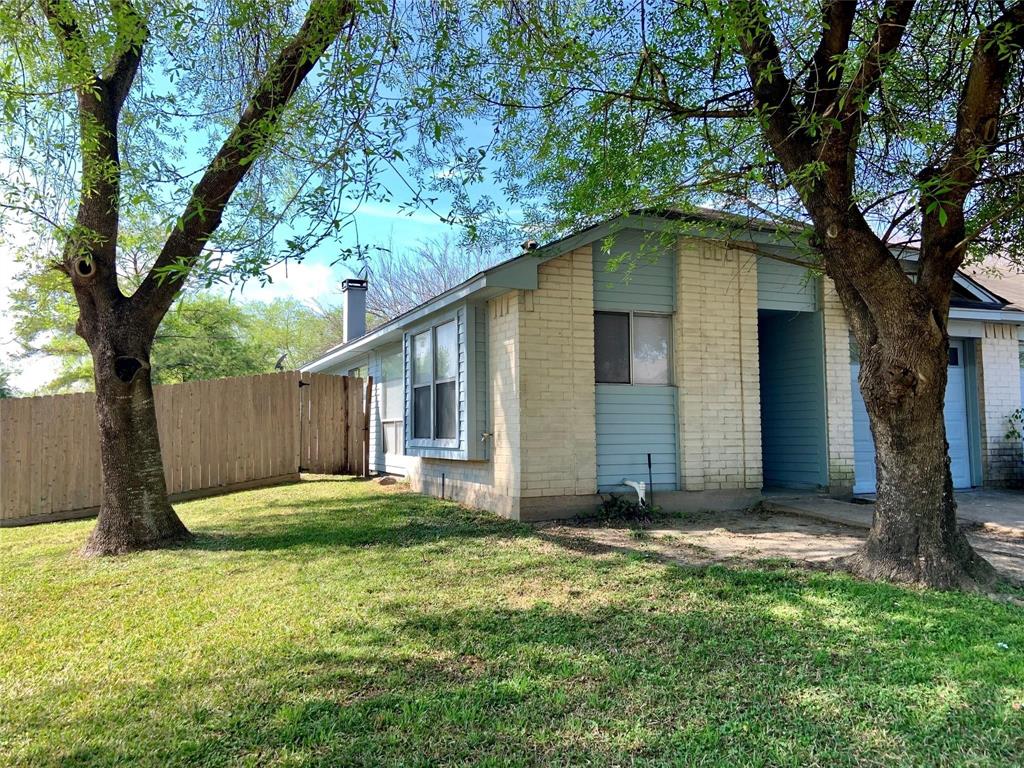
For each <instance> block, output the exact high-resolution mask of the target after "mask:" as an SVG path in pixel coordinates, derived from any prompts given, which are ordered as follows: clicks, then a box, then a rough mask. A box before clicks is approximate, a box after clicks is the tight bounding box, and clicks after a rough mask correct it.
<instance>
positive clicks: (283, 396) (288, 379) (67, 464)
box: [0, 371, 365, 526]
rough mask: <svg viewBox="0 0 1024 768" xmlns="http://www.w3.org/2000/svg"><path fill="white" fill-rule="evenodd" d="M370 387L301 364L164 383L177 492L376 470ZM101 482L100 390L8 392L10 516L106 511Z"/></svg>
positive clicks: (3, 480)
mask: <svg viewBox="0 0 1024 768" xmlns="http://www.w3.org/2000/svg"><path fill="white" fill-rule="evenodd" d="M300 381H304V382H307V383H308V384H309V386H303V387H299V382H300ZM362 391H363V387H362V380H361V379H351V380H350V379H349V378H348V377H342V376H333V375H330V374H322V373H316V374H301V373H299V372H298V371H289V372H285V373H274V374H263V375H259V376H247V377H239V378H232V379H216V380H213V381H191V382H186V383H184V384H172V385H167V386H159V387H156V388H155V391H154V407H155V409H156V414H157V424H158V430H159V436H160V446H161V452H162V454H163V459H164V477H165V479H166V481H167V491H168V493H169V494H170V495H171V496H172V497H175V496H177V497H186V496H187V497H195V496H201V495H209V494H212V493H217V492H220V491H223V490H227V489H230V488H232V487H236V486H237V487H241V486H247V485H253V484H258V483H260V482H263V481H267V482H274V481H281V480H284V479H289V478H297V477H298V474H299V471H300V468H301V471H304V472H317V473H322V474H359V473H364V472H365V467H363V461H362V460H361V458H360V457H361V455H362V453H363V451H362V436H361V434H359V433H360V432H361V426H362V423H363V419H364V413H363V410H364V406H363V403H362V398H357V399H353V397H352V396H351V394H352V393H355V392H359V393H361V392H362ZM101 483H102V480H101V475H100V458H99V434H98V426H97V421H96V403H95V396H94V395H93V394H91V393H85V394H73V395H57V396H47V397H26V398H16V399H5V400H0V526H9V525H21V524H25V523H31V522H42V521H48V520H62V519H71V518H75V517H83V516H87V515H89V514H95V512H96V509H97V507H98V506H99V503H100V495H101V491H102V485H101Z"/></svg>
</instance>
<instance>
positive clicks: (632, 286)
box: [594, 230, 676, 313]
mask: <svg viewBox="0 0 1024 768" xmlns="http://www.w3.org/2000/svg"><path fill="white" fill-rule="evenodd" d="M660 237H661V236H660V235H659V234H658V233H648V232H639V231H635V230H627V231H625V232H620V233H618V234H617V235H615V237H614V240H613V242H612V246H611V251H610V252H608V253H606V252H605V251H604V249H603V247H602V245H603V243H602V242H600V241H599V242H596V243H594V309H596V310H599V311H609V312H616V311H617V312H629V311H630V310H634V311H638V312H639V311H643V312H666V313H668V312H672V311H674V310H675V306H676V304H675V254H674V253H673V250H672V249H673V246H672V244H665V243H663V242H662V241H661V239H660Z"/></svg>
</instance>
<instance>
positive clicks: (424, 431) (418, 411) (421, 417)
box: [412, 386, 431, 440]
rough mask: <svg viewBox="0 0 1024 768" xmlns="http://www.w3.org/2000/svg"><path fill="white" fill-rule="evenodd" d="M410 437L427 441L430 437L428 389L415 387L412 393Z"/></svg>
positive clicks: (427, 387)
mask: <svg viewBox="0 0 1024 768" xmlns="http://www.w3.org/2000/svg"><path fill="white" fill-rule="evenodd" d="M412 436H413V437H415V438H417V439H422V440H429V439H430V437H431V435H430V387H429V386H426V387H416V388H415V389H414V390H413V391H412Z"/></svg>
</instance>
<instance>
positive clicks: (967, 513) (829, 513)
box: [764, 489, 1024, 538]
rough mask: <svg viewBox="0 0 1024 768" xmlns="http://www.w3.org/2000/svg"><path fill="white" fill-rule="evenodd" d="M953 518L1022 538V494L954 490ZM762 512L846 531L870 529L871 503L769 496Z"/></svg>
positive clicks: (1023, 502) (872, 508) (1023, 530)
mask: <svg viewBox="0 0 1024 768" xmlns="http://www.w3.org/2000/svg"><path fill="white" fill-rule="evenodd" d="M956 501H957V515H958V517H959V519H960V522H961V524H962V525H965V526H966V527H968V528H972V529H982V530H984V531H987V532H990V533H995V534H999V535H1002V536H1014V537H1020V538H1024V491H1010V490H995V489H978V490H971V491H958V492H957V494H956ZM764 506H765V509H767V510H769V511H771V512H775V513H782V514H789V515H799V516H801V517H808V518H811V519H812V520H822V521H825V522H829V523H835V524H837V525H845V526H847V527H850V528H858V529H862V530H867V529H868V528H870V527H871V516H872V514H874V502H873V501H871V500H870V499H867V498H865V499H863V500H861V501H842V500H840V499H831V498H827V497H823V496H809V495H802V496H771V497H768V498H766V499H765V500H764Z"/></svg>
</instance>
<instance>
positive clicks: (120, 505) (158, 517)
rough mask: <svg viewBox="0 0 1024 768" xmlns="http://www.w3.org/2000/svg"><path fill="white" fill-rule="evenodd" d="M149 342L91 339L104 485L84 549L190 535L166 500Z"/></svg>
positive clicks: (101, 551)
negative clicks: (130, 351) (130, 348)
mask: <svg viewBox="0 0 1024 768" xmlns="http://www.w3.org/2000/svg"><path fill="white" fill-rule="evenodd" d="M100 336H101V337H102V336H103V334H102V332H101V333H100ZM117 346H121V347H122V350H121V351H120V353H117V352H115V349H116V347H117ZM124 346H135V347H136V350H134V351H135V352H136V354H125V353H124V351H123V347H124ZM149 346H150V345H149V344H145V343H142V344H133V345H114V344H112V343H110V341H109V339H105V338H99V339H96V340H90V347H91V348H92V349H93V364H94V368H95V381H96V416H97V419H98V422H99V433H100V463H101V467H102V472H103V491H102V499H101V502H100V513H99V518H98V520H97V521H96V527H95V528H94V529H93V532H92V535H91V536H90V537H89V541H88V543H87V544H86V546H85V553H86V554H89V555H117V554H123V553H125V552H133V551H136V550H141V549H151V548H154V547H159V546H164V545H167V544H171V543H174V542H179V541H184V540H186V539H188V538H190V536H191V534H190V533H189V532H188V529H187V528H186V527H185V525H184V524H183V523H182V522H181V520H180V519H178V515H177V514H176V513H175V511H174V508H173V507H172V506H171V504H170V502H169V501H168V500H167V485H166V483H165V481H164V468H163V461H162V459H161V455H160V437H159V434H158V432H157V424H156V408H155V406H154V402H153V385H152V380H151V378H150V367H149Z"/></svg>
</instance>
